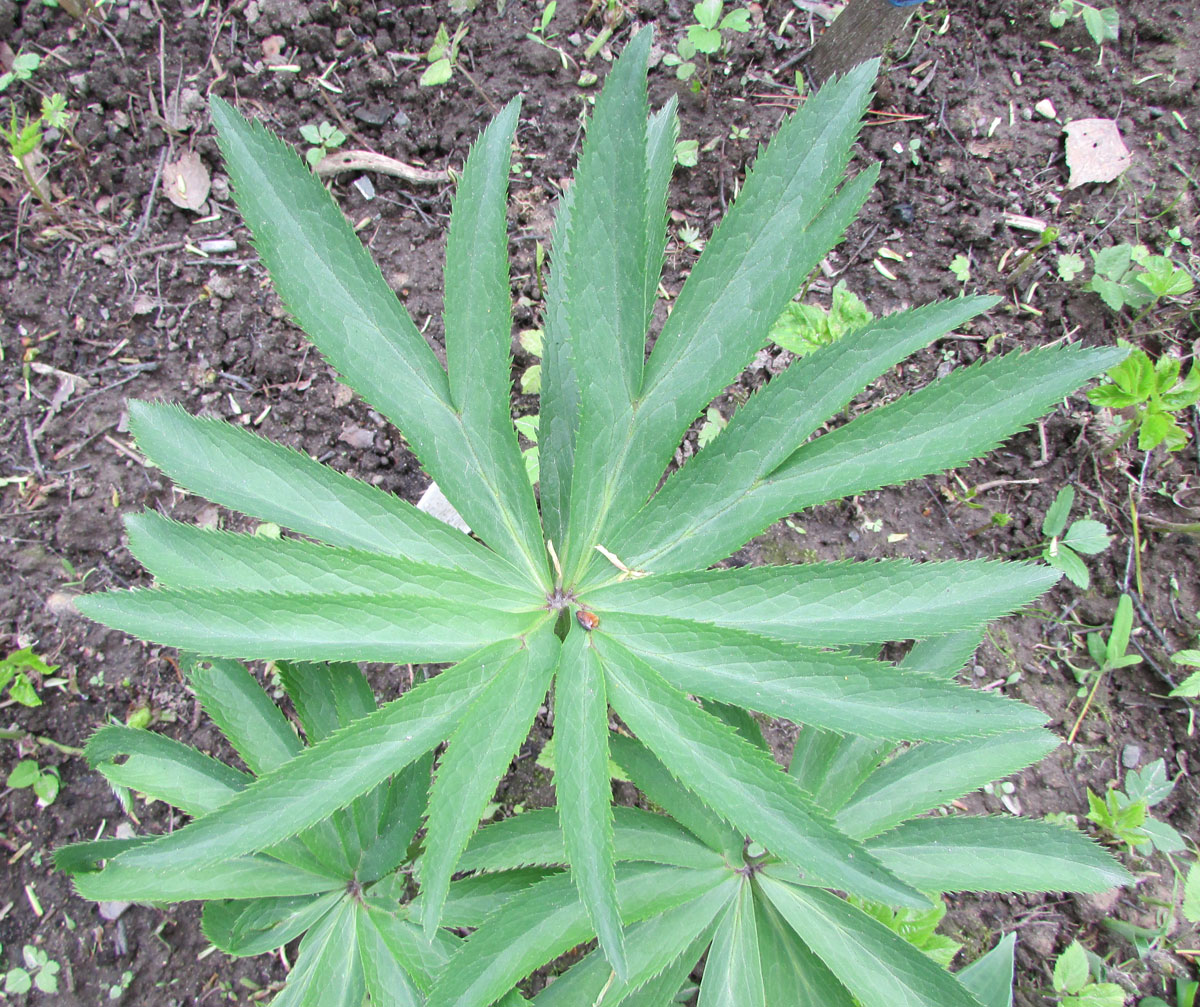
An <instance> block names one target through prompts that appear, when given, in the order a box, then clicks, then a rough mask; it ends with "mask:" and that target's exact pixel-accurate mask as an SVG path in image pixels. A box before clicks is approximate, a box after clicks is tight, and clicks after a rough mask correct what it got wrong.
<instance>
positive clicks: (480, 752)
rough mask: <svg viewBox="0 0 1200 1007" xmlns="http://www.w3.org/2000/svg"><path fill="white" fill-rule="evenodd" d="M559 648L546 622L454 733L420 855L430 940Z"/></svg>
mask: <svg viewBox="0 0 1200 1007" xmlns="http://www.w3.org/2000/svg"><path fill="white" fill-rule="evenodd" d="M558 653H559V641H558V637H557V636H555V635H554V628H553V624H552V623H549V622H547V623H546V624H545V625H543V627H542V628H541V629H540V630H539V631H537V632H535V633H533V634H531V635H530V636H529V637H527V638H526V641H525V647H524V649H522V650H521V651H520V652H519V653H518V654H517V655H516V657H515V658H514V659H513V660H512V661H510V662H509V663H508V664H507V665H506V666H505V667H504V668H502V669H500V670H499V671H497V673H496V675H495V677H494V678H493V679H492V681H491V682H490V683H489V684H488V686H487V688H486V689H484V690H483V692H482V693H481V694H480V695H479V698H478V699H476V700H475V702H474V703H473V704H472V705H471V707H470V709H469V710H467V711H466V712H465V713H464V715H463V717H462V720H461V722H460V723H459V725H458V728H457V729H456V730H455V732H454V734H453V735H452V736H451V738H450V744H449V746H448V747H447V749H446V752H445V754H444V755H443V756H442V758H441V762H440V763H439V764H438V768H437V777H436V779H435V781H434V784H433V789H432V790H431V791H430V795H429V818H428V821H427V823H426V833H425V856H424V857H423V858H422V860H421V889H422V891H423V893H424V911H423V914H422V922H423V925H424V928H425V936H426V938H432V937H433V934H434V931H435V930H436V929H437V925H438V922H439V921H440V919H441V912H442V905H443V903H444V902H445V901H446V892H447V891H448V890H449V887H450V875H451V874H452V873H453V871H454V866H455V864H456V863H457V862H458V858H459V856H460V855H461V854H462V851H463V850H464V849H465V848H466V845H467V840H469V839H470V838H471V834H472V833H473V832H474V831H475V829H476V828H477V827H478V824H479V819H480V818H481V817H482V815H483V812H484V809H485V808H486V807H487V804H488V802H489V801H490V800H491V799H492V795H494V794H495V792H496V786H497V784H498V783H499V782H500V778H501V777H502V776H503V775H504V773H505V771H506V770H507V769H508V764H509V763H510V762H512V759H513V756H514V755H515V754H516V752H517V749H518V748H520V746H521V742H523V741H524V740H525V738H526V736H527V735H528V734H529V728H530V727H531V726H532V724H533V718H534V717H535V716H536V715H537V711H538V707H539V706H541V705H542V702H543V701H544V700H545V698H546V690H547V689H549V688H550V680H551V678H552V677H553V676H554V669H555V666H556V664H557V661H558Z"/></svg>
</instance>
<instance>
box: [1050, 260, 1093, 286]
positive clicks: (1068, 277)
mask: <svg viewBox="0 0 1200 1007" xmlns="http://www.w3.org/2000/svg"><path fill="white" fill-rule="evenodd" d="M1085 265H1086V264H1085V263H1084V261H1083V256H1082V255H1076V254H1075V253H1074V252H1069V253H1067V254H1066V255H1060V256H1059V257H1058V261H1057V262H1056V263H1055V271H1056V272H1057V273H1058V277H1059V279H1060V280H1062V281H1063V282H1064V283H1070V282H1071V281H1072V280H1073V279H1075V277H1077V276H1078V275H1079V274H1080V273H1082V272H1083V270H1084V267H1085Z"/></svg>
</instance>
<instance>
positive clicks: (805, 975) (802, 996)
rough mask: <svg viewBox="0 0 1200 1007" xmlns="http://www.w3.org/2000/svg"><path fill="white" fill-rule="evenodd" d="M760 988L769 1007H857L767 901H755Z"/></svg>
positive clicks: (845, 990) (847, 991)
mask: <svg viewBox="0 0 1200 1007" xmlns="http://www.w3.org/2000/svg"><path fill="white" fill-rule="evenodd" d="M754 913H755V928H756V931H757V933H758V950H759V955H760V957H761V966H760V967H761V969H762V977H763V989H764V992H765V994H766V1001H767V1004H768V1005H769V1007H775V1005H776V1004H796V1005H798V1007H857V1005H856V1003H855V1000H854V998H853V997H852V996H850V991H849V990H847V989H846V987H845V986H843V985H842V984H841V983H840V982H838V980H837V978H836V977H835V976H834V974H833V973H832V972H830V971H829V968H828V967H827V966H826V965H825V963H824V962H823V961H821V959H820V958H818V957H817V956H816V955H815V954H813V953H812V951H810V950H809V949H808V946H807V945H806V944H805V943H804V942H803V941H801V940H800V939H799V938H798V937H797V936H796V933H795V931H793V930H792V928H791V927H790V926H788V924H787V921H786V920H784V918H783V917H782V916H780V915H779V911H778V910H777V909H776V908H775V907H774V906H773V905H772V904H771V902H770V900H768V899H766V898H756V899H755V900H754Z"/></svg>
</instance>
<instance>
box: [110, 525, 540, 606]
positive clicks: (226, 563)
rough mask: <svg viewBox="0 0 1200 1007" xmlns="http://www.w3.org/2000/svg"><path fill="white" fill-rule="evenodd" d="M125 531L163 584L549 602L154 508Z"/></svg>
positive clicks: (390, 559)
mask: <svg viewBox="0 0 1200 1007" xmlns="http://www.w3.org/2000/svg"><path fill="white" fill-rule="evenodd" d="M125 529H126V531H127V532H128V534H129V549H130V552H132V553H133V554H134V556H136V557H137V559H138V560H139V562H141V564H142V565H143V566H144V567H145V568H146V569H147V570H149V571H150V572H151V573H152V574H154V577H155V580H156V581H157V583H158V584H159V585H160V586H163V587H176V588H189V587H191V588H215V589H220V590H224V591H274V592H277V593H279V594H397V593H398V594H415V595H418V596H423V597H430V596H432V597H445V596H446V595H447V594H450V593H454V594H458V595H459V596H461V597H468V598H470V599H471V601H472V602H473V603H474V604H477V605H483V606H485V607H487V608H497V609H500V610H501V611H506V612H521V611H525V612H529V611H532V610H533V609H535V608H540V607H544V606H545V603H546V600H545V596H544V594H543V593H542V592H540V591H533V590H531V589H529V587H528V586H527V585H519V584H517V583H510V584H506V585H502V584H498V583H496V582H495V581H492V580H485V579H484V578H482V577H476V576H474V575H473V574H469V573H466V572H464V571H463V570H461V569H450V568H447V567H444V566H434V565H433V564H431V563H416V562H413V561H412V560H407V559H402V558H400V557H397V556H384V555H380V554H379V553H374V552H365V551H363V550H361V549H340V548H332V547H330V546H324V545H318V544H316V543H314V542H306V541H304V540H302V539H294V538H281V539H269V538H264V537H263V536H261V535H235V534H231V533H229V532H224V531H216V530H214V529H209V528H198V527H196V526H195V525H188V524H182V523H180V522H178V521H171V520H170V519H168V518H164V517H162V516H161V515H159V514H156V513H155V512H153V511H144V512H142V513H141V514H133V515H130V516H129V517H127V518H126V519H125ZM513 579H514V581H515V580H516V575H515V573H514V577H513Z"/></svg>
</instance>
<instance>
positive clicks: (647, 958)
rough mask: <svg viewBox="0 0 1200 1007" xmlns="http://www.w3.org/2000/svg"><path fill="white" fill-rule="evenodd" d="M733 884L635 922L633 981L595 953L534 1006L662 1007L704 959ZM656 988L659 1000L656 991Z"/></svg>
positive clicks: (632, 929)
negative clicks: (716, 922)
mask: <svg viewBox="0 0 1200 1007" xmlns="http://www.w3.org/2000/svg"><path fill="white" fill-rule="evenodd" d="M732 888H733V886H732V885H731V884H729V883H726V884H724V885H720V886H718V887H716V888H714V889H712V890H711V891H708V892H705V893H704V894H703V895H701V896H700V897H699V898H698V899H693V900H692V901H691V902H685V903H684V904H683V905H681V906H676V907H675V908H674V909H668V910H667V911H666V912H664V913H660V914H659V915H657V916H653V917H651V918H650V919H648V920H642V921H641V922H640V923H634V924H633V925H632V926H631V927H630V928H629V930H628V934H629V939H628V945H629V978H628V979H627V980H625V981H624V982H623V981H621V980H620V979H618V978H616V977H615V976H614V975H613V970H612V966H611V965H609V963H608V959H607V958H605V957H604V955H603V953H602V952H601V951H600V950H599V949H597V950H596V951H593V952H591V953H590V954H588V955H587V956H586V957H585V958H584V959H583V961H581V962H579V963H578V964H577V965H572V966H571V968H569V969H568V970H567V971H566V972H564V973H563V974H562V975H560V976H559V977H558V978H557V979H555V981H554V982H553V983H551V984H550V985H549V986H547V987H546V988H545V989H544V990H542V992H541V993H539V994H538V995H537V996H535V997H534V998H533V1002H534V1004H535V1005H536V1007H579V1005H580V1004H588V1005H591V1004H594V1003H600V1004H603V1005H604V1007H618V1005H620V1007H637V1005H639V1004H640V1005H641V1007H664V1005H666V1004H672V1003H674V999H675V994H676V993H677V992H679V987H680V986H681V985H682V983H683V981H684V980H685V979H686V978H687V974H688V973H689V972H691V971H692V969H693V968H694V967H695V965H696V962H698V961H699V960H700V957H701V955H703V954H704V949H705V948H706V947H707V946H708V944H709V942H710V941H711V940H712V930H713V919H714V917H716V916H717V914H718V913H720V911H721V909H722V908H723V907H724V906H725V905H727V904H728V902H729V899H730V897H731V894H732V892H731V889H732ZM650 987H655V988H657V989H658V991H659V992H658V995H657V998H655V997H654V990H653V989H651V988H650Z"/></svg>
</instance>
